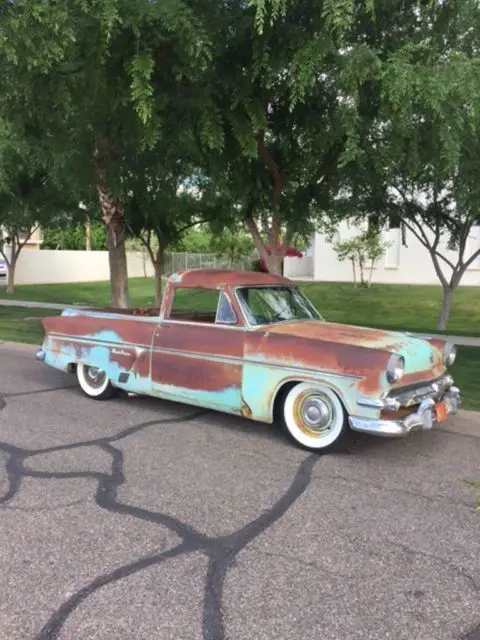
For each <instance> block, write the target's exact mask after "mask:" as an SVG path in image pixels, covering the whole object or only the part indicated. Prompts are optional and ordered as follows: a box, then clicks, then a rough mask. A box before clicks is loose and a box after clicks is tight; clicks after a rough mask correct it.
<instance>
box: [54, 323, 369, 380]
mask: <svg viewBox="0 0 480 640" xmlns="http://www.w3.org/2000/svg"><path fill="white" fill-rule="evenodd" d="M230 328H232V327H230ZM49 336H50V337H52V338H64V339H67V340H68V341H69V343H71V344H74V343H79V344H86V345H95V346H101V347H107V348H108V349H115V348H116V346H115V345H118V344H119V343H111V342H108V341H106V340H101V339H97V338H76V337H75V338H72V337H71V336H68V335H66V334H61V333H50V334H49ZM153 339H154V336H153V337H152V344H153ZM121 345H122V346H123V347H125V348H132V347H133V348H135V349H147V348H149V349H150V350H151V352H152V354H153V353H160V354H166V355H175V356H178V357H179V358H193V359H199V360H210V361H212V362H222V363H224V362H226V363H232V364H237V365H249V366H255V367H269V368H272V369H284V370H286V371H293V372H294V373H298V374H299V375H301V374H302V373H305V374H309V375H310V374H314V375H315V376H318V375H324V376H329V377H331V378H340V379H344V380H345V379H348V380H360V379H361V376H354V375H351V374H346V373H333V372H332V373H331V372H330V371H322V370H320V369H310V368H307V367H298V366H295V365H291V364H274V363H269V362H262V361H259V360H253V359H247V358H241V357H235V356H221V355H212V354H209V353H199V352H197V351H178V350H175V349H168V348H165V347H157V348H152V347H149V346H148V345H145V344H136V343H133V342H122V343H121Z"/></svg>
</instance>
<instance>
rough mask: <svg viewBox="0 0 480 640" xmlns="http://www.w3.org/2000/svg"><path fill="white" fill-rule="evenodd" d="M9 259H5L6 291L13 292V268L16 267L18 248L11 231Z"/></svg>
mask: <svg viewBox="0 0 480 640" xmlns="http://www.w3.org/2000/svg"><path fill="white" fill-rule="evenodd" d="M10 243H11V244H10V259H9V260H7V289H6V292H7V293H13V292H14V290H15V269H16V267H17V259H18V255H19V253H20V252H19V250H18V247H17V241H16V237H15V235H14V234H13V233H12V237H11V240H10Z"/></svg>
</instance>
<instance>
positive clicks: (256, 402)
mask: <svg viewBox="0 0 480 640" xmlns="http://www.w3.org/2000/svg"><path fill="white" fill-rule="evenodd" d="M289 380H298V381H310V382H314V383H315V382H317V383H319V384H325V385H327V386H329V387H330V388H331V389H333V390H334V391H336V393H337V394H338V395H339V397H340V399H341V400H342V401H343V403H344V404H345V407H346V409H347V412H348V413H351V412H353V411H354V409H355V408H356V406H357V399H358V397H359V393H358V389H357V382H358V381H357V380H353V379H352V378H340V377H338V376H331V375H329V374H327V373H321V372H318V373H315V372H312V371H308V372H307V371H306V372H305V373H304V374H302V373H301V372H299V371H296V370H294V369H289V368H288V367H285V368H277V367H275V368H273V367H269V366H268V365H261V364H259V365H255V364H248V365H245V366H244V368H243V382H242V391H243V399H244V400H245V402H246V403H247V405H248V406H249V407H250V409H251V411H252V418H253V419H254V420H258V421H260V422H271V421H272V418H273V415H272V410H273V402H274V399H275V395H276V393H277V391H278V389H279V388H280V387H281V386H282V385H283V384H284V383H286V382H288V381H289Z"/></svg>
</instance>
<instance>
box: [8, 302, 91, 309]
mask: <svg viewBox="0 0 480 640" xmlns="http://www.w3.org/2000/svg"><path fill="white" fill-rule="evenodd" d="M83 306H86V305H81V304H60V303H58V302H33V301H31V300H0V307H27V308H29V309H60V310H62V309H66V308H67V307H78V308H79V309H81V308H82V307H83Z"/></svg>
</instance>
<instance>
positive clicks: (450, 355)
mask: <svg viewBox="0 0 480 640" xmlns="http://www.w3.org/2000/svg"><path fill="white" fill-rule="evenodd" d="M456 357H457V347H456V346H455V345H454V344H453V342H447V344H446V345H445V348H444V350H443V362H444V364H445V366H447V367H451V366H452V364H453V363H454V362H455V358H456Z"/></svg>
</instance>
